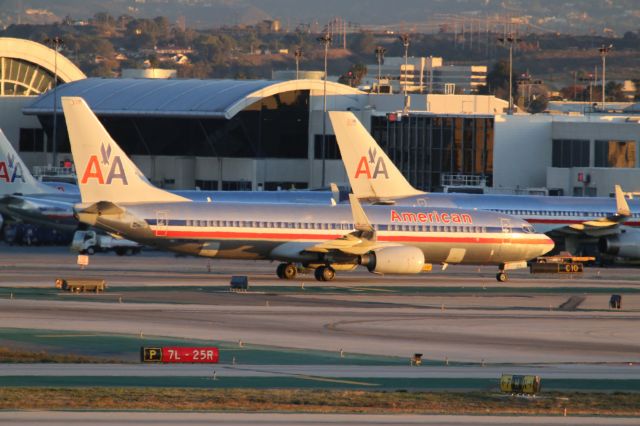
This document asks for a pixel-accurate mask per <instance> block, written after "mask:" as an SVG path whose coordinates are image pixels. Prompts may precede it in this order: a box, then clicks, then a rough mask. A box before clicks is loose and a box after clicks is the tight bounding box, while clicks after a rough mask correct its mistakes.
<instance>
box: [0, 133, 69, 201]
mask: <svg viewBox="0 0 640 426" xmlns="http://www.w3.org/2000/svg"><path fill="white" fill-rule="evenodd" d="M57 192H58V191H56V190H55V189H54V188H51V187H50V186H47V185H45V184H43V183H40V182H38V181H37V180H36V178H34V177H33V175H32V174H31V172H30V171H29V168H27V166H26V165H25V164H24V163H23V162H22V159H21V158H20V157H19V156H18V153H17V152H16V150H15V149H13V146H12V145H11V142H9V139H7V137H6V136H5V135H4V133H3V132H2V130H0V195H8V194H24V195H29V194H45V193H57Z"/></svg>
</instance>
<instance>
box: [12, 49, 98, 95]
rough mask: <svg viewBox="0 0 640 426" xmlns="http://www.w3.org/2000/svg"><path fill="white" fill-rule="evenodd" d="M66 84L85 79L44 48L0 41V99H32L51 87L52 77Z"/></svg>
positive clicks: (66, 62)
mask: <svg viewBox="0 0 640 426" xmlns="http://www.w3.org/2000/svg"><path fill="white" fill-rule="evenodd" d="M56 74H57V76H58V81H60V82H63V83H67V82H71V81H75V80H80V79H84V78H86V75H84V73H83V72H82V71H81V70H80V69H79V68H78V67H76V66H75V65H74V64H73V62H71V61H70V60H69V59H67V58H66V57H65V56H63V55H62V54H60V53H56V51H55V50H53V49H50V48H48V47H47V46H45V45H44V44H40V43H36V42H34V41H31V40H24V39H19V38H10V37H0V96H7V95H19V96H20V95H23V96H30V95H31V96H33V95H39V94H41V93H43V92H46V91H47V90H49V89H50V88H51V87H53V82H54V78H55V77H54V76H55V75H56Z"/></svg>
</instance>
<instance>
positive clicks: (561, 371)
mask: <svg viewBox="0 0 640 426" xmlns="http://www.w3.org/2000/svg"><path fill="white" fill-rule="evenodd" d="M213 370H215V371H216V374H217V377H218V378H224V377H278V376H303V375H309V376H317V377H336V378H337V377H349V378H412V379H434V378H452V379H467V378H468V379H496V378H498V377H500V375H501V374H503V373H504V374H516V373H514V371H516V372H517V374H525V375H526V374H532V375H539V376H543V377H545V378H547V379H593V380H601V379H607V380H640V365H634V364H632V365H629V364H624V365H620V364H613V365H608V364H606V365H579V364H578V365H576V364H552V365H545V366H534V365H529V366H516V365H500V366H480V365H471V366H464V367H461V366H447V367H442V366H438V367H434V366H420V367H411V366H406V367H400V366H384V367H382V366H379V365H374V366H358V365H349V366H340V365H262V364H260V365H250V364H249V365H222V364H219V365H175V364H174V365H157V364H152V365H127V364H17V365H8V364H0V377H6V376H76V377H82V376H92V377H104V376H127V377H134V376H135V377H211V374H212V371H213Z"/></svg>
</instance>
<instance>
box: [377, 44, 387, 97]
mask: <svg viewBox="0 0 640 426" xmlns="http://www.w3.org/2000/svg"><path fill="white" fill-rule="evenodd" d="M386 51H387V49H385V48H384V47H382V46H378V47H376V58H378V95H379V94H380V80H382V62H384V52H386Z"/></svg>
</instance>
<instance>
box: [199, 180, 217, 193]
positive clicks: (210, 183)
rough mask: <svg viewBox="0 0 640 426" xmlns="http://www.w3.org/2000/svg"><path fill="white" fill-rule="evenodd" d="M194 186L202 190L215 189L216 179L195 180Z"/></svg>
mask: <svg viewBox="0 0 640 426" xmlns="http://www.w3.org/2000/svg"><path fill="white" fill-rule="evenodd" d="M196 188H199V189H200V190H202V191H217V190H218V181H217V180H196Z"/></svg>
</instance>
